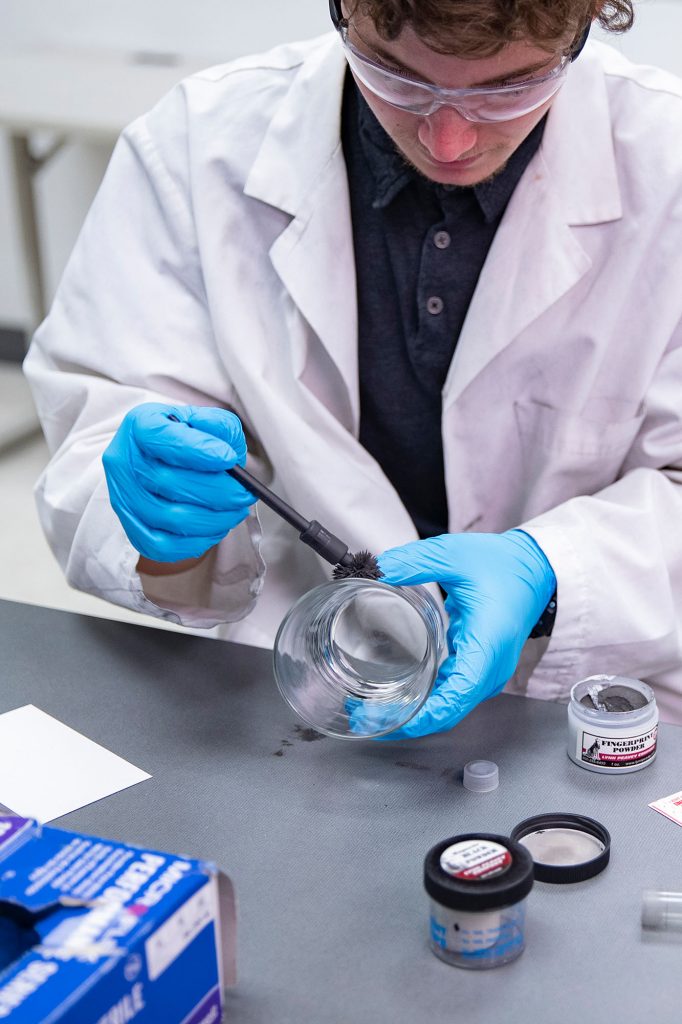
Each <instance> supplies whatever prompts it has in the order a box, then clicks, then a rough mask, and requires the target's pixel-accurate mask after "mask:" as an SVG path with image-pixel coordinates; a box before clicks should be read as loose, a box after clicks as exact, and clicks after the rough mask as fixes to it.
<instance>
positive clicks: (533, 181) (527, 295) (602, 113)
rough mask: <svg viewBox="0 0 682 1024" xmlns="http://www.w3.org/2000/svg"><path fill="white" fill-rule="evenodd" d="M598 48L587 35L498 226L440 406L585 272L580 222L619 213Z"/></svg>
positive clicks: (587, 263) (586, 260)
mask: <svg viewBox="0 0 682 1024" xmlns="http://www.w3.org/2000/svg"><path fill="white" fill-rule="evenodd" d="M595 47H599V44H589V46H588V47H587V48H586V50H585V52H584V54H582V55H581V57H580V59H579V61H578V62H577V63H576V64H575V65H574V67H572V68H571V71H570V72H569V75H568V80H567V82H566V84H565V85H564V87H563V89H562V90H561V92H560V93H559V95H558V96H557V98H556V100H555V102H554V105H553V107H552V108H551V110H550V113H549V117H548V122H547V127H546V129H545V134H544V138H543V141H542V145H541V147H540V150H539V151H538V153H536V155H535V156H534V157H533V159H532V160H531V162H530V164H529V165H528V167H527V168H526V171H525V173H524V175H523V177H522V179H521V181H520V182H519V184H518V186H517V188H516V191H515V192H514V195H513V196H512V198H511V201H510V203H509V206H508V207H507V211H506V213H505V215H504V217H503V219H502V223H501V224H500V227H499V228H498V230H497V233H496V235H495V239H494V241H493V244H492V246H491V249H490V252H489V253H488V257H487V260H486V263H485V265H484V268H483V271H482V274H481V277H480V279H479V283H478V287H477V289H476V291H475V293H474V297H473V299H472V302H471V305H470V307H469V311H468V314H467V318H466V320H465V323H464V327H463V328H462V332H461V334H460V338H459V341H458V344H457V348H456V349H455V355H454V358H453V361H452V364H451V366H450V371H449V373H448V376H447V379H446V381H445V386H444V390H443V409H444V411H445V410H447V408H448V406H450V405H452V403H453V402H455V401H456V399H457V398H458V396H459V395H461V394H462V392H463V391H464V389H465V388H466V387H468V385H469V384H470V383H471V382H472V381H473V380H474V379H475V378H476V377H477V376H478V374H479V373H481V372H482V371H483V370H484V369H485V367H486V366H488V365H489V364H490V363H491V362H492V361H493V360H494V359H495V357H496V356H497V355H498V354H499V353H500V352H501V351H502V350H503V349H504V348H505V347H506V346H507V345H509V344H511V343H512V342H513V340H514V339H515V338H516V337H518V336H519V335H520V334H521V333H522V331H524V330H525V329H526V328H527V327H529V325H530V324H532V323H533V321H535V320H537V319H538V317H540V316H541V315H542V314H543V313H544V312H545V311H546V310H548V309H549V308H550V306H552V305H553V304H554V303H555V302H557V301H559V299H561V297H562V296H563V295H565V294H566V293H567V292H568V291H569V290H570V289H571V288H573V287H574V286H575V285H576V284H577V282H578V281H579V280H580V278H581V277H582V276H583V275H584V274H585V273H587V271H588V270H589V268H590V266H591V260H590V257H589V255H588V253H587V251H586V250H585V249H584V248H583V245H582V242H581V238H580V231H577V230H575V229H577V228H581V227H586V226H588V225H591V224H604V223H607V222H609V221H613V220H618V219H619V218H620V217H621V216H622V204H621V196H620V190H619V186H618V177H617V172H616V161H615V154H614V150H613V143H612V139H611V123H610V118H609V108H608V95H607V91H606V83H605V79H604V73H603V71H602V69H601V66H600V64H599V62H598V59H597V56H596V51H595ZM547 340H548V345H550V344H552V343H554V341H555V339H552V338H548V339H547Z"/></svg>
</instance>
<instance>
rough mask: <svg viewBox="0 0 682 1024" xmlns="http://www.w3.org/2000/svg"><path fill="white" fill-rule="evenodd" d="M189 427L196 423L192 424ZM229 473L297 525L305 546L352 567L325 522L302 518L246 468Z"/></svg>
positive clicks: (350, 558)
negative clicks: (324, 524)
mask: <svg viewBox="0 0 682 1024" xmlns="http://www.w3.org/2000/svg"><path fill="white" fill-rule="evenodd" d="M168 419H170V420H173V422H174V423H180V420H179V419H178V417H177V416H175V415H174V414H173V413H170V414H169V416H168ZM187 426H188V427H191V426H192V424H191V423H188V424H187ZM225 472H226V473H229V475H230V476H231V477H234V479H235V480H237V481H238V482H239V483H240V484H241V485H242V487H245V488H246V490H247V491H250V493H251V494H253V495H255V497H256V498H258V499H259V501H262V502H263V504H265V505H267V506H268V508H271V509H272V511H273V512H276V513H277V515H278V516H279V517H280V518H281V519H283V520H284V521H285V522H286V523H289V525H290V526H293V528H294V529H295V530H298V535H299V537H300V539H301V540H302V541H303V543H304V544H307V545H308V547H310V548H312V549H313V551H316V552H317V553H318V555H321V556H322V558H325V559H326V560H327V561H328V562H330V563H331V565H346V566H347V565H350V564H351V562H352V561H353V556H352V555H351V554H349V552H348V545H347V544H344V542H343V541H342V540H339V538H338V537H335V536H334V534H333V533H330V532H329V530H327V529H326V528H325V527H324V526H322V524H321V523H318V521H317V520H316V519H310V520H308V519H305V518H304V517H303V516H302V515H299V513H298V512H297V511H296V509H294V508H292V507H291V505H287V503H286V501H284V500H283V499H282V498H280V496H279V495H278V494H275V492H274V491H271V490H270V488H269V487H266V486H265V484H264V483H261V481H260V480H258V479H257V477H255V476H253V475H252V474H251V473H249V471H248V470H247V469H244V468H243V467H242V466H233V467H232V469H226V470H225Z"/></svg>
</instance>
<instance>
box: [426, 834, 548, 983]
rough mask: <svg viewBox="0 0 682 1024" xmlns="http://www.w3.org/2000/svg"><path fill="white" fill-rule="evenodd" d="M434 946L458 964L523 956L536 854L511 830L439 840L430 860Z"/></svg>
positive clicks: (482, 966) (486, 964)
mask: <svg viewBox="0 0 682 1024" xmlns="http://www.w3.org/2000/svg"><path fill="white" fill-rule="evenodd" d="M424 887H425V889H426V891H427V893H428V894H429V897H430V916H429V937H430V946H431V949H432V951H433V952H434V953H435V954H436V956H437V957H439V958H440V959H441V960H444V961H445V962H446V963H448V964H452V965H453V966H455V967H465V968H468V969H470V970H478V971H480V970H487V969H489V968H491V967H500V966H502V965H503V964H507V963H510V962H511V961H512V960H516V958H517V957H519V956H521V953H522V952H523V950H524V946H525V913H526V896H527V895H528V893H529V892H530V891H531V889H532V887H533V858H532V857H531V855H530V853H529V852H528V850H527V849H525V847H523V846H521V845H520V844H519V843H517V842H515V841H514V840H513V839H508V838H507V837H506V836H498V835H491V834H489V833H480V832H479V833H469V834H467V835H460V836H453V837H452V838H450V839H445V840H443V841H442V842H440V843H437V844H436V845H435V846H434V847H432V848H431V850H429V852H428V854H427V855H426V860H425V861H424Z"/></svg>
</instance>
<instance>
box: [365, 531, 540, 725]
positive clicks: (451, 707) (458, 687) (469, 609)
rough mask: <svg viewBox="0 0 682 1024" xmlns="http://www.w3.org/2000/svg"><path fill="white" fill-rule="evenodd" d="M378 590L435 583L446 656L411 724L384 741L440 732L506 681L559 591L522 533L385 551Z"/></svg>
mask: <svg viewBox="0 0 682 1024" xmlns="http://www.w3.org/2000/svg"><path fill="white" fill-rule="evenodd" d="M378 562H379V568H380V569H381V571H382V572H383V574H384V577H383V579H382V581H381V582H382V583H393V584H396V585H410V584H415V583H440V585H441V586H442V587H443V589H444V590H445V592H446V594H447V597H446V601H445V608H446V611H447V612H448V615H449V618H450V625H449V627H448V651H449V654H448V656H447V657H446V658H445V660H444V661H443V663H442V664H441V666H440V669H439V672H438V678H437V679H436V683H435V686H434V691H433V693H432V694H431V696H430V697H429V698H428V700H427V701H426V703H425V704H424V706H423V707H422V708H421V710H420V711H418V712H417V714H416V715H415V716H414V718H413V719H412V720H411V721H409V722H408V723H407V725H405V726H403V728H402V729H397V730H396V731H395V732H393V733H391V734H390V736H386V737H384V738H385V739H402V738H408V737H414V736H427V735H428V734H429V733H433V732H445V731H446V730H447V729H451V728H452V727H453V725H456V724H457V722H459V721H460V719H462V718H464V716H465V715H467V714H468V713H469V712H470V711H472V710H473V708H475V707H476V705H477V704H479V703H480V702H481V701H483V700H486V699H487V698H488V697H493V696H494V695H495V694H496V693H499V692H500V690H501V689H502V688H503V687H504V685H505V683H506V682H507V681H508V680H509V679H510V678H511V676H512V675H513V673H514V670H515V668H516V665H517V663H518V660H519V657H520V654H521V648H522V647H523V645H524V644H525V642H526V640H527V639H528V637H529V635H530V633H531V631H532V629H533V628H534V626H535V625H536V623H537V621H538V619H539V618H540V616H541V615H542V613H543V612H544V610H545V608H546V607H547V604H548V603H549V601H550V599H551V598H552V596H553V594H554V591H555V590H556V577H555V575H554V571H553V569H552V566H551V565H550V564H549V562H548V561H547V558H546V556H545V554H544V552H543V550H542V549H541V548H540V546H539V545H538V544H537V543H536V542H535V541H534V540H533V538H532V537H531V536H530V535H529V534H527V533H524V532H523V530H510V531H509V532H507V533H502V534H496V533H446V534H443V535H442V536H440V537H431V538H429V539H428V540H420V541H414V542H412V543H411V544H405V545H403V546H402V547H397V548H390V549H389V550H388V551H385V552H384V553H383V554H382V555H379V558H378Z"/></svg>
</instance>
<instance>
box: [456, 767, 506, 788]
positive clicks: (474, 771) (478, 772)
mask: <svg viewBox="0 0 682 1024" xmlns="http://www.w3.org/2000/svg"><path fill="white" fill-rule="evenodd" d="M463 782H464V788H465V789H470V790H471V791H472V793H490V792H491V791H492V790H493V789H497V787H498V786H499V784H500V770H499V768H498V767H497V765H496V764H495V762H494V761H469V763H468V764H465V765H464V778H463Z"/></svg>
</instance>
